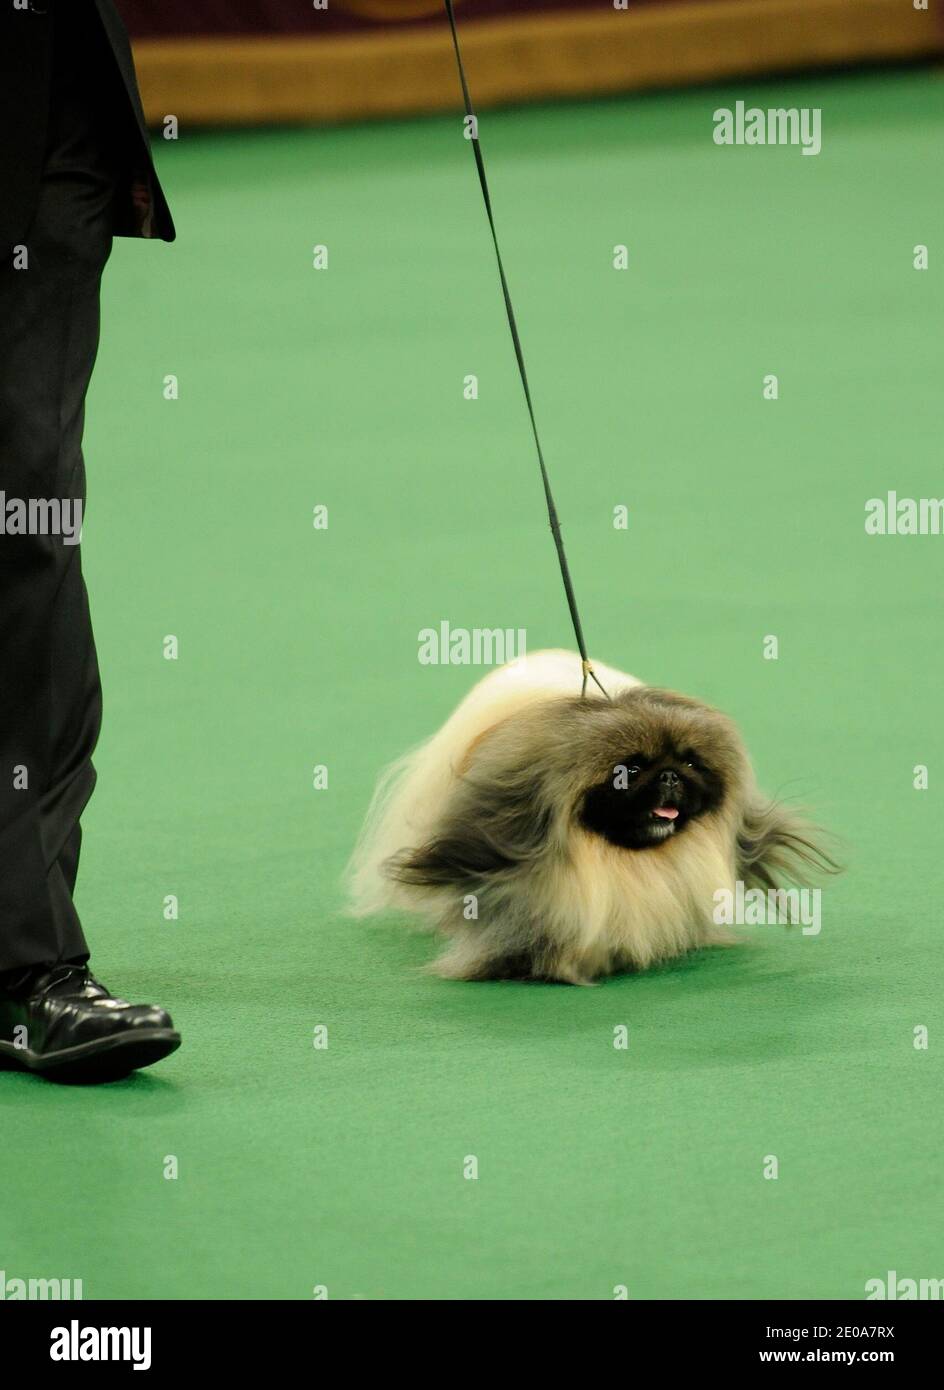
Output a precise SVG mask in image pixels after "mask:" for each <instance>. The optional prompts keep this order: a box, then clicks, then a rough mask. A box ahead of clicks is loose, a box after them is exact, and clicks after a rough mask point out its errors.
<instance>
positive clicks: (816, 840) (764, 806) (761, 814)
mask: <svg viewBox="0 0 944 1390" xmlns="http://www.w3.org/2000/svg"><path fill="white" fill-rule="evenodd" d="M821 834H822V832H821V831H819V830H818V829H817V828H816V826H813V825H810V824H809V823H808V822H807V821H805V820H803V818H802V817H801V816H798V815H797V814H796V813H795V812H794V811H791V810H790V809H789V808H788V807H786V806H784V805H783V803H782V802H779V801H770V802H766V803H765V802H759V801H758V802H754V803H752V804H751V805H749V806H748V807H747V809H746V811H745V812H744V817H743V819H742V821H741V825H740V827H739V829H738V836H737V856H738V858H737V868H738V877H739V878H740V879H741V880H742V881H743V882H744V883H746V884H747V885H748V887H752V886H754V887H763V888H779V887H781V886H782V885H781V883H780V882H778V875H780V877H781V878H786V879H788V880H790V881H791V882H794V883H803V882H804V881H806V880H808V879H810V878H818V877H819V876H821V875H822V874H838V873H841V872H842V866H841V865H840V864H838V863H837V862H836V860H835V859H833V857H832V855H831V854H829V853H827V851H826V850H825V849H824V848H823V846H822V844H821V843H820V837H821Z"/></svg>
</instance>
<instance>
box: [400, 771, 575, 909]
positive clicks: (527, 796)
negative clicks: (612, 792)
mask: <svg viewBox="0 0 944 1390" xmlns="http://www.w3.org/2000/svg"><path fill="white" fill-rule="evenodd" d="M550 822H551V813H550V811H549V810H546V809H542V808H541V807H539V806H538V805H537V804H536V803H535V799H534V796H533V787H532V779H531V777H530V775H526V774H522V775H521V776H520V778H515V779H511V778H508V779H506V781H505V783H504V784H501V783H499V784H497V785H488V784H486V783H478V784H476V783H475V782H471V781H467V782H465V783H464V784H463V786H462V788H461V790H460V792H459V794H458V795H457V797H456V798H455V801H454V803H453V805H452V807H451V808H450V809H449V811H448V813H447V815H446V816H445V818H444V822H443V825H442V828H441V830H440V831H439V833H438V834H437V835H435V836H433V837H432V838H431V839H430V840H428V841H427V842H426V843H425V844H422V845H417V846H416V848H415V849H409V850H402V851H401V852H400V853H399V854H395V855H394V856H393V857H392V858H391V859H388V860H387V862H386V864H385V866H384V868H385V872H386V873H387V874H388V875H389V877H390V878H392V879H394V880H395V881H396V882H397V883H408V884H412V885H414V886H416V887H420V888H438V887H442V886H444V885H450V884H456V883H461V882H463V881H466V882H468V883H470V884H471V883H474V882H481V881H482V880H483V879H487V878H490V877H492V876H493V875H494V874H500V873H507V872H510V871H512V870H514V869H517V868H519V867H520V866H521V865H522V864H524V863H527V862H533V861H534V860H535V859H536V858H538V857H539V856H540V855H541V854H542V853H543V852H544V851H545V849H546V848H547V844H548V834H549V828H550Z"/></svg>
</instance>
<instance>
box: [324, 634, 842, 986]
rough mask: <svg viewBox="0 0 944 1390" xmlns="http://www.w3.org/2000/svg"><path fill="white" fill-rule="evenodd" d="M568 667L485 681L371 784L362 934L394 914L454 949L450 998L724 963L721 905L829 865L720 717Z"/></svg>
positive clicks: (444, 961)
mask: <svg viewBox="0 0 944 1390" xmlns="http://www.w3.org/2000/svg"><path fill="white" fill-rule="evenodd" d="M593 669H594V672H595V674H596V676H598V677H599V681H600V684H601V685H602V686H603V687H604V689H605V690H606V692H607V696H608V697H609V698H606V697H605V696H604V695H603V694H602V692H601V691H600V690H598V689H597V688H596V686H595V685H590V686H589V687H588V689H587V693H586V696H585V697H582V696H581V695H579V694H578V693H577V692H578V691H579V690H580V684H581V662H580V658H579V657H578V656H576V655H575V654H573V653H571V652H564V651H545V652H537V653H535V654H533V655H529V656H527V657H525V658H523V659H522V660H520V661H517V662H512V663H511V664H509V665H507V666H502V667H500V668H498V669H496V670H494V671H492V672H490V673H489V675H487V676H486V677H485V679H484V680H482V681H480V682H479V684H478V685H476V686H475V688H474V689H473V690H472V691H471V692H470V693H469V695H468V696H467V697H466V698H465V699H464V700H463V701H462V703H461V704H460V705H459V707H458V709H456V710H455V712H454V713H453V714H452V716H451V717H450V718H449V719H448V720H447V722H446V723H445V724H444V725H443V727H442V728H441V729H440V730H439V732H438V733H437V734H434V736H433V737H432V738H431V739H430V740H429V741H428V742H427V743H424V744H423V745H422V746H421V747H420V748H418V749H416V750H415V751H414V752H412V753H409V754H407V756H406V757H405V758H402V759H401V760H400V761H399V762H398V763H395V764H394V765H393V767H392V768H390V769H388V771H387V773H386V774H385V775H384V776H383V777H382V778H381V782H380V785H379V786H378V788H377V791H376V793H375V795H374V800H373V803H372V805H371V809H370V811H369V813H368V817H367V821H366V823H365V826H364V829H363V831H362V833H361V837H360V840H359V842H358V846H357V848H356V850H355V852H354V856H353V858H352V860H351V864H350V866H349V875H350V886H351V897H352V902H351V906H352V910H353V912H354V913H355V914H356V915H358V916H364V915H367V914H369V913H374V912H378V911H382V910H385V909H388V908H405V909H407V910H408V911H410V912H412V913H417V914H420V915H422V916H424V917H426V918H427V919H428V920H430V921H431V922H432V924H434V925H435V926H436V927H438V928H439V929H440V930H441V931H442V932H443V933H444V934H445V935H446V936H447V937H448V938H450V945H449V947H448V949H447V950H446V952H445V953H444V954H443V955H442V956H441V957H440V959H439V960H438V961H437V962H436V963H435V965H434V967H433V968H434V969H435V970H436V972H437V973H438V974H440V975H442V976H444V977H446V978H448V979H456V980H489V979H540V980H561V981H567V982H569V983H571V984H588V983H590V982H592V981H593V980H594V979H595V978H597V977H598V976H601V975H607V974H611V973H613V972H616V971H622V970H641V969H644V968H645V967H646V966H649V965H652V964H653V963H655V962H657V961H664V960H668V959H670V958H671V957H673V956H678V955H680V954H681V953H682V952H684V951H688V950H691V949H693V948H695V947H699V946H711V945H721V944H728V943H730V941H731V940H732V938H731V937H730V936H729V935H728V934H727V933H726V931H725V930H724V928H721V927H718V926H716V925H715V923H714V920H713V907H714V903H715V896H714V895H715V893H716V891H717V890H718V889H719V888H727V889H730V890H732V891H733V890H734V885H735V883H736V882H737V881H738V880H741V881H742V882H743V883H744V884H745V885H746V886H747V887H750V886H762V887H765V888H772V887H777V886H779V885H778V882H777V878H778V876H781V875H784V876H786V877H787V878H789V879H791V880H792V881H794V882H799V881H801V880H802V878H803V877H804V876H805V875H806V874H807V873H808V872H809V871H811V870H825V871H833V870H835V868H836V865H835V864H834V862H833V861H832V859H831V858H830V856H829V855H827V854H826V853H825V852H824V851H823V850H822V849H821V848H820V847H819V846H818V844H817V840H816V835H815V832H814V831H813V830H812V828H811V827H809V826H807V825H806V824H805V823H804V822H803V821H802V820H800V819H799V818H798V817H797V816H796V815H795V814H794V813H793V812H792V811H790V810H788V809H787V808H786V807H785V806H783V805H781V804H780V803H778V802H771V801H769V800H768V799H767V798H765V797H763V796H762V795H761V793H760V792H759V791H758V789H757V786H756V784H755V781H754V775H753V772H752V770H751V765H750V762H749V760H748V756H747V753H746V750H745V748H744V745H743V743H742V741H741V737H740V735H739V733H738V731H737V729H736V727H735V725H734V724H733V723H732V721H731V720H730V719H728V718H727V716H726V715H724V714H721V713H720V712H719V711H718V710H716V709H712V708H711V707H710V706H709V705H704V704H702V703H701V702H700V701H698V700H693V699H689V698H688V697H687V696H685V695H677V694H675V693H674V692H672V691H670V690H658V689H654V688H653V687H651V686H647V685H643V684H642V683H641V682H639V681H638V680H636V679H635V678H634V677H633V676H628V675H625V674H624V673H623V672H621V671H616V670H613V669H612V668H610V667H606V666H600V665H597V664H596V663H594V668H593Z"/></svg>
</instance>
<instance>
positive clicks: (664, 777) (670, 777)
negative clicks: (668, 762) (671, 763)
mask: <svg viewBox="0 0 944 1390" xmlns="http://www.w3.org/2000/svg"><path fill="white" fill-rule="evenodd" d="M681 780H682V779H681V777H680V776H679V775H678V773H677V772H675V771H673V769H672V768H670V767H667V768H666V769H665V771H664V772H660V773H659V785H660V786H662V787H677V786H678V785H679V783H680V782H681Z"/></svg>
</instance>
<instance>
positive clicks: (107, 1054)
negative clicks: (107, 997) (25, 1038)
mask: <svg viewBox="0 0 944 1390" xmlns="http://www.w3.org/2000/svg"><path fill="white" fill-rule="evenodd" d="M179 1046H180V1034H179V1033H178V1032H176V1031H175V1030H174V1029H173V1028H147V1029H145V1028H139V1029H135V1030H133V1031H131V1032H129V1033H118V1034H115V1036H113V1037H110V1038H96V1039H95V1040H94V1041H93V1042H87V1043H80V1044H79V1045H78V1046H77V1047H65V1048H63V1049H62V1050H61V1051H60V1052H51V1053H48V1054H43V1053H36V1052H30V1051H29V1049H28V1048H21V1047H15V1046H14V1045H13V1043H11V1042H5V1041H3V1040H2V1039H0V1065H6V1066H8V1067H13V1068H15V1069H16V1070H17V1071H28V1072H32V1073H33V1074H34V1075H35V1076H44V1077H46V1078H48V1080H50V1081H117V1080H119V1079H120V1078H121V1077H123V1076H127V1075H128V1074H129V1073H130V1072H133V1071H139V1070H140V1069H141V1067H150V1066H153V1065H154V1063H155V1062H160V1061H161V1060H162V1059H163V1058H164V1057H168V1056H170V1054H171V1053H172V1052H176V1051H177V1049H178V1047H179Z"/></svg>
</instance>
